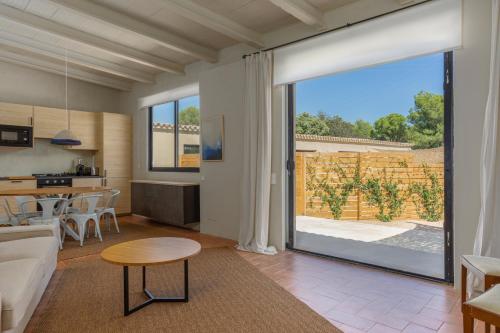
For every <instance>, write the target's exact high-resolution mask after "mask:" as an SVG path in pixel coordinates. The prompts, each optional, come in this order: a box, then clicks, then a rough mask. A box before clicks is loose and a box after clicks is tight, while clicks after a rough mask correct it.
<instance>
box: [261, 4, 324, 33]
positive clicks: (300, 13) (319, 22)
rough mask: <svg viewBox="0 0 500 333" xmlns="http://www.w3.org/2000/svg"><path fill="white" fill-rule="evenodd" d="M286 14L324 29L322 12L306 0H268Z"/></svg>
mask: <svg viewBox="0 0 500 333" xmlns="http://www.w3.org/2000/svg"><path fill="white" fill-rule="evenodd" d="M269 1H271V2H272V3H273V4H274V5H276V6H277V7H279V8H281V9H282V10H284V11H285V12H287V13H288V14H290V15H292V16H294V17H295V18H297V19H299V20H300V21H302V22H303V23H305V24H307V25H310V26H314V27H316V28H318V29H325V28H326V25H325V21H324V19H323V13H322V12H321V11H320V10H319V9H317V8H316V7H314V6H313V5H311V4H310V3H309V2H308V1H307V0H269Z"/></svg>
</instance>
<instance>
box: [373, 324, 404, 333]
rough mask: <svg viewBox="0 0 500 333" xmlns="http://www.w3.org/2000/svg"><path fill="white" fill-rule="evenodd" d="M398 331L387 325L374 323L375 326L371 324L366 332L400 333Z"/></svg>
mask: <svg viewBox="0 0 500 333" xmlns="http://www.w3.org/2000/svg"><path fill="white" fill-rule="evenodd" d="M400 332H401V331H400V330H395V329H393V328H390V327H387V326H384V325H380V324H375V326H373V327H372V328H371V329H370V330H369V331H368V333H400Z"/></svg>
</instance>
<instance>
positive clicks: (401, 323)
mask: <svg viewBox="0 0 500 333" xmlns="http://www.w3.org/2000/svg"><path fill="white" fill-rule="evenodd" d="M357 315H358V316H359V317H361V318H365V319H369V320H372V321H374V322H376V323H379V324H382V325H384V326H388V327H391V328H392V329H397V330H399V331H401V330H403V329H404V328H405V327H406V326H408V324H409V323H410V322H409V321H408V320H405V319H402V318H397V317H395V316H390V315H386V314H384V313H380V312H377V311H373V310H367V309H365V310H361V311H360V312H358V313H357ZM399 331H398V332H399Z"/></svg>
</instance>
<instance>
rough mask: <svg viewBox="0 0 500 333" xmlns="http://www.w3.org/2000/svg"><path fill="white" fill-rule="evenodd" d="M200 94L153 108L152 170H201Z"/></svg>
mask: <svg viewBox="0 0 500 333" xmlns="http://www.w3.org/2000/svg"><path fill="white" fill-rule="evenodd" d="M199 168H200V98H199V96H191V97H186V98H182V99H179V100H176V101H171V102H168V103H164V104H159V105H154V106H152V107H150V108H149V170H151V171H181V172H199Z"/></svg>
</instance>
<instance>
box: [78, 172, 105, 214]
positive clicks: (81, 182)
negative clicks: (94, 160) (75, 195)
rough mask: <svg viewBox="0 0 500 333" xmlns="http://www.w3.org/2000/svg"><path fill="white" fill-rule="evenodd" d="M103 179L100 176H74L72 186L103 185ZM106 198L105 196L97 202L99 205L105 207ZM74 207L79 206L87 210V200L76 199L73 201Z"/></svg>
mask: <svg viewBox="0 0 500 333" xmlns="http://www.w3.org/2000/svg"><path fill="white" fill-rule="evenodd" d="M103 185H104V184H103V179H102V178H100V177H88V178H87V177H83V178H73V181H72V187H98V186H103ZM83 194H84V195H85V194H87V195H93V194H97V193H83ZM105 202H106V200H105V198H104V195H103V198H101V199H99V201H98V203H97V207H103V206H104V204H105ZM72 207H74V208H78V209H82V210H85V209H87V205H86V202H83V201H82V200H74V201H73V203H72Z"/></svg>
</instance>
